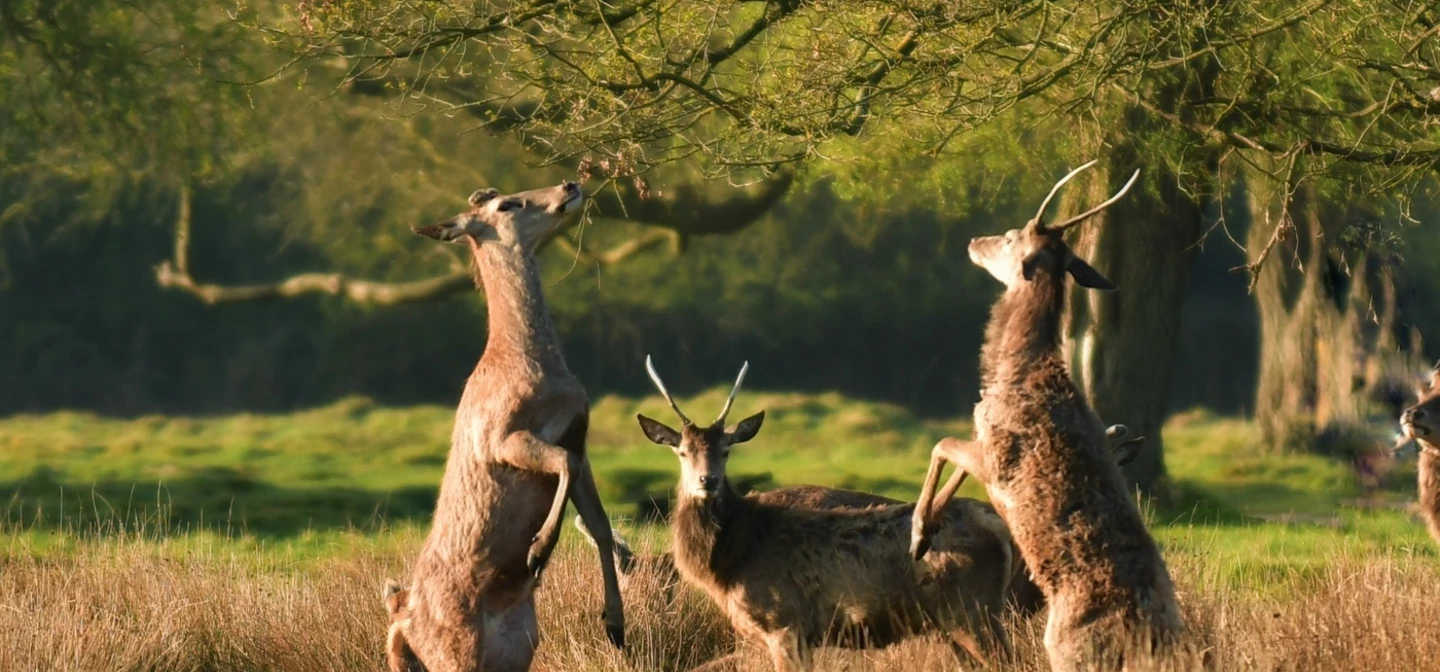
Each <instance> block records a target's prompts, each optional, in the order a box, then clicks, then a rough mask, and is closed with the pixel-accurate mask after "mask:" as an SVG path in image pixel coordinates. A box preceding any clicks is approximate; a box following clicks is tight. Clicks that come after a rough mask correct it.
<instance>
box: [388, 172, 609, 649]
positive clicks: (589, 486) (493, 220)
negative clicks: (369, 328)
mask: <svg viewBox="0 0 1440 672" xmlns="http://www.w3.org/2000/svg"><path fill="white" fill-rule="evenodd" d="M582 199H583V196H582V194H581V192H580V187H579V185H577V184H575V183H573V182H565V183H562V184H560V185H559V186H556V187H550V188H545V189H535V190H532V191H525V192H520V193H517V194H510V195H508V196H502V195H501V194H500V193H499V192H497V191H496V190H494V189H484V190H480V191H476V192H475V193H474V194H471V195H470V199H469V201H470V210H468V211H467V212H464V213H462V214H459V215H456V216H455V217H452V218H450V219H448V220H445V221H443V222H440V223H438V224H433V225H431V226H426V227H421V228H417V229H415V232H416V233H418V234H420V235H422V236H426V237H428V238H433V239H435V240H440V241H445V242H457V241H458V242H463V243H464V244H467V245H469V247H470V250H471V252H472V256H473V258H474V268H475V271H476V279H477V284H478V285H479V286H481V287H482V288H483V289H484V291H485V298H486V302H487V303H488V305H489V337H488V339H487V340H486V343H485V352H484V354H483V355H481V357H480V362H479V364H477V365H476V367H475V371H474V372H473V373H471V374H470V378H469V380H468V381H466V384H465V393H464V395H463V396H462V398H461V400H460V407H459V409H458V410H457V411H456V414H455V430H454V433H453V435H452V437H451V448H450V457H449V459H448V460H447V462H446V465H445V476H444V478H443V480H442V482H441V484H440V496H439V500H438V501H437V502H436V505H435V518H434V523H433V526H432V528H431V530H430V534H429V536H428V537H427V538H426V539H425V545H424V547H423V548H422V549H421V551H420V556H419V558H417V560H416V562H415V570H414V575H413V577H412V581H411V583H410V586H409V589H408V593H406V599H405V600H404V604H403V605H400V604H398V603H397V604H396V605H395V606H394V607H392V608H391V609H390V611H391V614H392V621H393V625H392V629H391V633H390V642H389V648H390V650H391V651H392V652H403V651H405V650H406V649H408V651H409V652H410V655H413V656H414V657H415V658H416V659H418V661H420V663H422V664H423V666H424V667H425V668H426V669H428V670H430V672H450V671H456V672H459V671H474V670H485V671H487V672H489V671H510V670H527V669H529V667H530V662H531V660H532V659H533V657H534V654H535V647H536V645H537V644H538V642H539V634H540V633H539V629H538V626H537V623H536V620H535V594H534V593H535V586H536V581H537V579H538V577H539V575H540V573H541V572H542V571H543V569H544V567H545V565H546V562H547V561H548V559H549V557H550V553H551V552H552V551H553V550H554V547H555V543H556V541H557V540H558V539H559V534H560V528H561V524H560V523H561V520H562V519H563V515H564V509H565V501H566V499H567V497H568V498H569V499H570V500H571V501H574V502H575V508H576V509H577V510H579V512H580V515H581V516H583V517H584V518H585V519H586V520H589V521H590V523H591V527H592V528H594V529H596V530H598V531H599V532H598V533H597V539H596V543H597V545H598V547H599V550H600V569H601V574H602V576H603V578H604V583H605V614H604V618H605V629H606V634H607V635H608V636H609V638H610V641H611V642H612V643H614V644H615V645H616V646H617V647H622V648H623V646H624V623H625V620H624V612H623V608H622V606H621V602H620V586H619V580H618V576H617V574H616V572H615V560H614V555H613V553H612V548H611V538H610V526H609V524H608V522H607V520H608V519H607V518H606V516H605V510H604V508H603V507H602V506H601V504H600V497H599V495H598V494H597V492H596V488H595V479H594V477H593V476H592V474H591V471H590V463H589V461H588V460H587V458H586V455H585V436H586V429H587V426H588V421H589V413H590V404H589V400H588V398H587V397H586V395H585V388H584V387H582V386H581V385H580V381H578V380H576V378H575V376H574V375H572V374H571V373H570V370H569V369H568V368H566V366H565V359H564V357H562V356H561V354H560V343H559V341H558V340H557V339H556V337H555V333H554V329H553V328H552V327H551V325H550V315H549V313H548V312H547V311H546V308H545V301H544V297H543V295H542V292H541V285H540V270H539V267H538V265H537V263H536V260H535V254H534V252H535V247H536V245H537V244H538V243H539V241H540V240H541V239H543V238H544V237H545V236H547V235H549V234H550V233H551V232H553V231H554V230H555V228H556V227H557V226H558V225H559V224H560V222H561V221H562V220H563V219H564V217H565V216H566V215H567V214H569V213H571V212H573V211H574V210H576V209H577V208H578V206H579V205H580V202H581V200H582ZM392 597H394V596H392ZM397 602H398V600H397ZM401 613H403V618H401V619H398V620H396V619H395V618H394V616H395V615H396V614H401ZM400 657H401V658H402V659H403V657H404V656H400ZM395 661H396V656H395V655H392V656H391V669H392V670H394V671H395V672H399V671H400V670H403V669H405V668H404V667H403V666H397V663H396V662H395Z"/></svg>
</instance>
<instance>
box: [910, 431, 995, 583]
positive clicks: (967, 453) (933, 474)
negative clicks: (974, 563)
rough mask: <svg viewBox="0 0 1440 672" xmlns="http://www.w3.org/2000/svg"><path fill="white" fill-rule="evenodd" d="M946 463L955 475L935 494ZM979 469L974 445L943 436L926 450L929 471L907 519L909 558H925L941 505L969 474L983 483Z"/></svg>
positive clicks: (940, 511)
mask: <svg viewBox="0 0 1440 672" xmlns="http://www.w3.org/2000/svg"><path fill="white" fill-rule="evenodd" d="M946 462H949V463H950V464H953V465H955V473H954V474H952V475H951V476H950V480H949V481H947V482H946V483H945V487H944V488H941V489H940V492H939V493H936V491H935V489H936V487H937V486H938V485H939V483H940V474H941V473H943V472H944V470H945V463H946ZM983 469H984V461H983V459H982V456H981V454H980V444H979V443H978V442H975V441H961V440H960V439H957V438H954V437H945V438H943V439H940V442H939V443H936V444H935V448H933V449H932V450H931V451H930V470H929V471H928V472H926V474H925V482H924V484H922V485H921V487H920V497H919V498H918V499H917V500H916V502H915V512H914V514H912V517H911V520H910V557H911V558H913V559H915V560H919V559H920V558H923V557H925V553H926V552H927V551H929V550H930V542H931V540H932V539H933V538H934V536H935V531H936V529H937V528H938V527H939V519H940V516H941V514H942V513H943V512H944V510H945V505H947V504H949V503H950V498H952V497H954V496H955V491H956V490H959V489H960V485H961V484H963V483H964V482H965V478H966V476H968V475H969V474H975V475H976V477H978V478H980V479H981V480H985V479H984V476H982V470H983Z"/></svg>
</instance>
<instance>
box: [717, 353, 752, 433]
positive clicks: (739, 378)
mask: <svg viewBox="0 0 1440 672" xmlns="http://www.w3.org/2000/svg"><path fill="white" fill-rule="evenodd" d="M749 370H750V362H749V360H746V362H745V363H744V364H742V365H740V375H738V376H736V377H735V387H732V388H730V397H729V398H728V399H726V400H725V408H722V409H720V417H718V418H715V424H717V425H724V424H725V416H727V415H730V407H731V406H733V405H734V404H735V395H736V394H738V393H739V392H740V384H741V383H743V382H745V372H746V371H749Z"/></svg>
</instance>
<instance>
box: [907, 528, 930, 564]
mask: <svg viewBox="0 0 1440 672" xmlns="http://www.w3.org/2000/svg"><path fill="white" fill-rule="evenodd" d="M929 552H930V533H929V532H917V533H915V534H912V535H910V559H911V560H914V561H916V562H919V561H920V559H921V558H924V557H925V554H926V553H929Z"/></svg>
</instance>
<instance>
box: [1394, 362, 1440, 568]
mask: <svg viewBox="0 0 1440 672" xmlns="http://www.w3.org/2000/svg"><path fill="white" fill-rule="evenodd" d="M1419 396H1420V400H1419V401H1417V402H1415V405H1414V406H1411V407H1410V408H1407V409H1405V412H1403V413H1401V414H1400V431H1401V432H1402V433H1403V434H1404V435H1405V437H1406V438H1408V439H1410V440H1413V441H1414V442H1415V445H1416V446H1417V447H1418V448H1419V451H1420V458H1419V461H1420V466H1419V482H1420V515H1421V517H1423V518H1424V519H1425V527H1426V529H1428V530H1429V531H1430V537H1431V538H1432V539H1434V540H1435V541H1436V542H1440V435H1437V434H1436V431H1437V430H1440V362H1436V363H1435V369H1434V370H1433V371H1432V372H1431V373H1430V384H1429V387H1427V388H1426V389H1424V390H1421V391H1420V393H1419Z"/></svg>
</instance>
